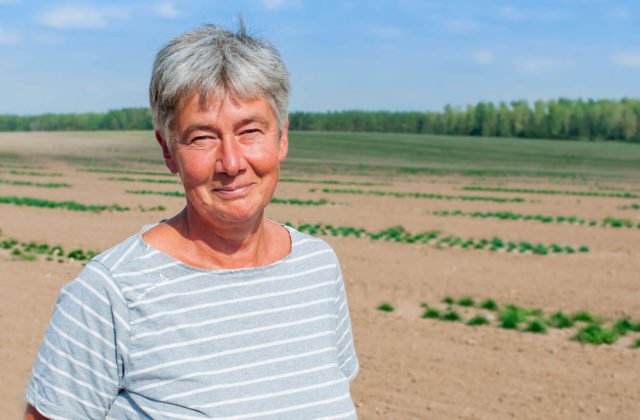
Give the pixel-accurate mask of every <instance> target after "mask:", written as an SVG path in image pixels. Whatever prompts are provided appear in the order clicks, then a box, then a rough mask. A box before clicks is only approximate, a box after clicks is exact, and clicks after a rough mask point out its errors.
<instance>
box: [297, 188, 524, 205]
mask: <svg viewBox="0 0 640 420" xmlns="http://www.w3.org/2000/svg"><path fill="white" fill-rule="evenodd" d="M316 191H318V190H317V189H315V188H311V189H310V190H309V192H316ZM319 191H321V192H323V193H327V194H353V195H377V196H389V197H398V198H405V197H412V198H430V199H435V200H463V201H492V202H494V203H523V202H524V201H525V199H524V198H520V197H510V198H509V197H487V196H474V195H445V194H436V193H420V192H401V191H379V190H367V191H365V190H359V189H338V188H323V189H322V190H319Z"/></svg>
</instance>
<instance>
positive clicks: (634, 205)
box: [618, 203, 640, 210]
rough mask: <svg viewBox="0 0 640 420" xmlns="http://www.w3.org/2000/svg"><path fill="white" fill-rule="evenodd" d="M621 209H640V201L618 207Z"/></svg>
mask: <svg viewBox="0 0 640 420" xmlns="http://www.w3.org/2000/svg"><path fill="white" fill-rule="evenodd" d="M618 209H620V210H640V203H633V204H629V205H626V206H620V207H618Z"/></svg>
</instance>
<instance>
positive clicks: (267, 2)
mask: <svg viewBox="0 0 640 420" xmlns="http://www.w3.org/2000/svg"><path fill="white" fill-rule="evenodd" d="M262 4H263V5H264V7H266V8H267V9H269V10H278V9H282V8H283V7H284V6H286V5H287V0H262Z"/></svg>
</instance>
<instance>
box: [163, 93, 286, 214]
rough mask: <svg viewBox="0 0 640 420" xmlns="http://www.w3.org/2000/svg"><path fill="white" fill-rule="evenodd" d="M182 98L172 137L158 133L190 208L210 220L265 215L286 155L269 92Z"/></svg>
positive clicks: (284, 132) (282, 133)
mask: <svg viewBox="0 0 640 420" xmlns="http://www.w3.org/2000/svg"><path fill="white" fill-rule="evenodd" d="M199 99H200V98H199V95H194V96H193V97H192V98H191V99H190V100H188V101H185V102H183V103H181V104H180V106H179V107H178V109H177V110H176V115H175V118H174V120H173V125H172V131H173V136H174V137H173V140H172V142H171V144H170V145H169V144H167V142H166V141H165V139H163V138H162V137H161V135H160V134H159V133H156V137H157V138H158V141H159V142H160V144H161V146H162V148H163V153H164V155H165V161H166V164H167V167H168V168H169V169H170V170H171V171H172V172H173V173H176V172H177V173H179V174H180V177H181V178H182V183H183V185H184V190H185V194H186V198H187V205H188V207H189V209H190V210H191V211H195V212H196V214H197V215H198V216H199V217H201V218H203V221H204V222H206V223H213V224H216V223H225V224H229V223H243V222H252V221H253V222H255V221H256V220H258V218H262V217H263V210H264V208H265V207H266V206H267V204H269V201H270V200H271V197H272V196H273V192H274V190H275V188H276V184H277V182H278V176H279V173H280V162H282V161H284V159H285V157H286V155H287V149H288V138H287V124H285V127H284V128H283V130H282V132H280V130H279V127H278V120H277V118H276V115H275V112H274V110H273V108H272V106H271V104H270V102H269V101H268V100H267V99H266V98H258V99H249V100H238V99H235V98H232V97H231V96H230V95H227V96H226V97H223V98H218V97H212V98H210V100H209V102H208V104H207V106H206V109H204V110H203V109H201V107H200V104H199Z"/></svg>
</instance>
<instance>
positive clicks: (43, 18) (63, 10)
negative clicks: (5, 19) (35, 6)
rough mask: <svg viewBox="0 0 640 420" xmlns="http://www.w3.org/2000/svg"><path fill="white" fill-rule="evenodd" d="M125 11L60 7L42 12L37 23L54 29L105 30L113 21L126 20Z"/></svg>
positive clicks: (88, 7)
mask: <svg viewBox="0 0 640 420" xmlns="http://www.w3.org/2000/svg"><path fill="white" fill-rule="evenodd" d="M128 16H129V13H128V11H127V10H126V9H122V8H115V7H102V8H98V7H90V6H62V7H59V8H56V9H51V10H49V11H47V12H44V13H43V14H41V15H40V17H39V22H40V23H41V24H43V25H45V26H49V27H51V28H56V29H98V28H105V27H106V26H107V25H108V24H109V22H110V21H111V20H113V19H126V18H127V17H128Z"/></svg>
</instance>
